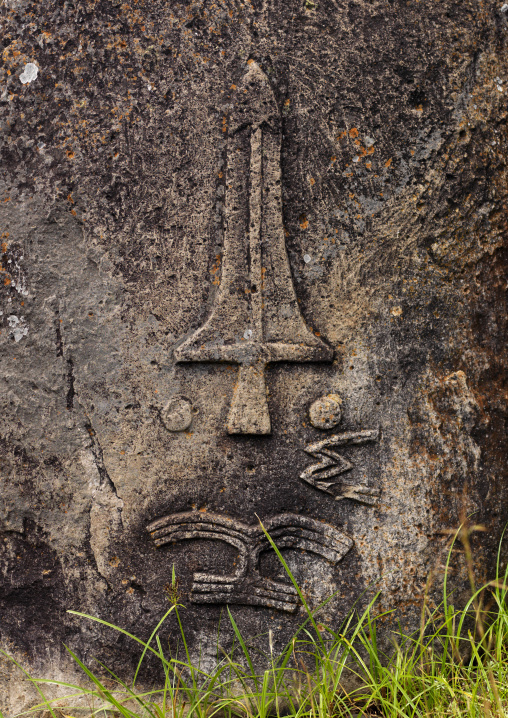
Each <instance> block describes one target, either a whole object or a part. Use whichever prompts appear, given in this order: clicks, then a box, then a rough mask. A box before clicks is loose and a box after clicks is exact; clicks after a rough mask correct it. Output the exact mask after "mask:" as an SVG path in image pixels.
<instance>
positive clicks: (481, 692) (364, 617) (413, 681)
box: [0, 526, 508, 718]
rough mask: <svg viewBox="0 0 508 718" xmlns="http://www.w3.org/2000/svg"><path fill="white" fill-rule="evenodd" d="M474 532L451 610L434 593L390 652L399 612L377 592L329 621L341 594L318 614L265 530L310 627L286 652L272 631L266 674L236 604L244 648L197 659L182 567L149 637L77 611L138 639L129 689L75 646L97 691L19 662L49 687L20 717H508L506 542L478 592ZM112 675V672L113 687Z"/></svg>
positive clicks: (465, 536)
mask: <svg viewBox="0 0 508 718" xmlns="http://www.w3.org/2000/svg"><path fill="white" fill-rule="evenodd" d="M263 530H264V527H263ZM474 530H478V527H471V528H468V527H467V526H462V527H461V529H459V531H458V532H457V534H456V536H455V537H454V539H453V541H452V546H451V548H450V551H449V554H448V561H447V565H446V571H445V580H444V588H443V591H444V593H443V601H442V603H441V605H440V606H438V607H434V608H431V605H430V601H429V599H428V591H426V595H425V599H424V601H423V605H422V613H421V625H420V629H419V631H417V632H416V633H415V634H409V635H406V634H404V633H403V632H402V631H398V632H397V633H396V634H394V639H395V640H394V645H393V648H392V650H391V651H390V653H389V654H384V653H383V651H382V650H381V648H380V646H379V643H378V640H377V624H378V622H379V621H380V620H381V619H382V618H383V617H384V616H386V615H387V613H386V612H385V613H379V612H377V610H376V602H377V598H378V597H377V596H375V597H374V598H373V599H372V601H371V602H370V603H369V605H368V606H367V607H366V608H365V610H363V611H362V612H361V613H360V614H358V613H355V612H351V614H350V615H349V616H348V617H347V619H346V620H345V621H344V623H343V624H342V625H341V626H340V628H339V629H338V630H337V629H336V630H334V629H333V628H332V627H330V626H325V625H323V624H322V623H320V622H318V619H317V617H316V616H317V613H318V611H319V610H320V609H321V608H322V607H323V605H324V604H325V603H327V602H328V601H329V600H331V598H332V597H330V598H329V599H327V601H325V602H324V603H323V604H321V605H320V606H318V607H317V608H315V609H311V608H310V607H309V606H308V604H307V602H306V600H305V597H304V595H303V594H302V592H301V590H300V587H299V586H298V584H297V582H296V580H295V578H294V576H293V575H292V573H291V571H290V569H289V567H288V565H287V563H286V562H285V560H284V557H283V556H282V554H281V552H280V551H279V549H278V548H277V546H276V545H275V543H274V541H273V540H272V539H271V537H270V536H269V535H268V533H267V532H266V531H265V534H266V536H267V538H268V540H269V541H270V543H271V546H272V548H273V550H274V551H275V553H276V554H277V556H278V558H279V560H280V562H281V563H282V565H283V566H284V569H285V571H286V572H287V575H288V577H289V579H290V580H291V582H292V583H293V585H294V587H295V589H296V591H297V592H298V595H299V597H300V600H301V602H302V605H303V606H304V609H305V613H306V618H305V621H304V622H303V623H302V625H301V626H300V627H299V628H298V630H297V631H296V633H295V634H294V636H293V637H292V638H291V640H290V641H289V642H288V643H287V645H286V646H285V647H284V648H283V650H282V651H281V652H280V653H278V654H277V655H276V654H275V653H274V650H273V640H272V635H271V632H270V631H269V632H268V642H269V654H268V655H267V656H266V657H265V658H266V660H265V665H266V666H268V667H267V668H266V669H264V670H260V669H257V668H256V665H258V663H259V661H258V657H257V656H255V655H254V654H253V652H252V650H251V649H249V647H248V643H247V641H246V640H245V638H244V636H242V634H241V632H240V629H239V628H238V625H237V623H236V621H235V618H234V615H233V614H232V612H231V611H230V610H229V608H228V609H227V614H228V618H229V622H230V624H231V628H232V631H233V634H234V645H233V648H232V649H231V650H230V651H229V652H226V651H225V650H224V649H223V648H221V647H220V645H219V643H217V646H218V650H217V662H216V665H215V667H214V668H213V669H211V670H205V669H204V668H203V666H201V665H200V663H199V662H198V664H197V665H196V663H193V661H192V660H191V656H190V652H189V649H188V644H187V641H186V636H185V626H184V622H183V620H182V614H181V609H182V605H181V604H180V602H179V596H178V583H177V579H176V576H175V574H174V571H173V576H172V583H171V585H170V586H168V587H167V594H168V600H169V603H170V607H169V609H168V611H167V612H166V613H165V614H164V616H162V618H161V619H160V621H159V622H158V624H157V625H156V626H155V628H154V630H153V632H152V634H151V635H150V637H149V639H148V640H147V641H142V640H141V639H139V638H137V637H136V636H134V635H132V634H130V633H129V632H127V631H125V630H124V629H122V628H120V627H118V626H115V625H113V624H111V623H108V622H107V621H104V620H102V619H99V618H96V617H94V616H88V615H86V614H83V613H79V612H76V611H70V613H72V614H74V615H75V616H79V617H81V618H84V619H86V620H90V621H95V622H97V623H100V624H102V625H105V626H107V627H109V628H110V629H111V630H113V631H117V632H120V633H122V634H124V635H125V636H127V637H129V638H130V639H131V640H132V641H133V644H134V645H135V644H138V646H139V648H140V658H139V662H138V665H137V668H136V670H135V673H134V677H133V679H132V681H130V682H128V683H127V682H126V681H124V680H122V679H121V678H120V677H119V676H116V675H115V674H114V673H113V672H112V671H111V670H110V669H109V668H107V667H106V666H104V665H102V664H100V667H101V668H102V671H100V673H99V672H98V670H97V669H95V671H94V670H92V669H91V668H90V667H89V666H87V665H85V664H84V663H83V662H82V661H81V660H80V658H79V657H78V656H77V655H76V654H75V653H73V652H72V651H71V650H70V649H69V648H67V650H68V651H69V654H70V655H71V657H72V658H73V660H74V661H75V662H76V664H77V665H78V666H79V668H80V669H81V670H82V671H83V674H84V676H86V678H87V679H88V681H87V684H86V685H85V686H84V687H83V686H78V685H73V684H70V683H64V682H60V681H51V680H45V679H38V678H33V677H30V676H29V675H28V674H27V673H26V671H24V669H23V668H22V667H21V666H19V668H20V670H22V671H23V672H24V673H25V675H26V677H27V678H28V680H30V681H31V683H33V684H34V685H35V687H36V688H37V690H38V691H39V694H40V696H41V702H40V703H39V704H38V705H36V706H34V707H33V708H31V709H30V710H28V711H26V712H24V713H22V714H18V715H19V716H21V715H31V714H34V713H39V714H40V713H41V712H45V715H47V716H48V718H49V716H52V718H60V717H61V716H62V715H64V716H67V718H69V716H78V715H79V716H80V718H83V717H84V716H90V718H92V716H100V718H106V717H107V718H112V717H113V716H114V717H115V718H116V716H124V718H169V717H171V718H213V717H214V716H217V718H420V717H422V718H427V717H428V718H430V717H431V716H432V718H441V717H442V718H445V717H446V718H448V717H450V718H458V717H459V716H460V717H461V718H462V717H463V716H464V717H466V716H468V717H469V716H470V717H471V718H491V717H499V718H504V717H505V716H506V715H507V714H508V609H507V606H506V597H507V589H508V586H507V581H508V568H506V570H505V571H504V573H502V572H501V569H500V567H501V563H500V562H501V544H500V547H499V550H498V560H497V569H496V575H495V578H494V579H493V580H492V581H490V582H489V583H487V584H485V585H483V586H481V587H480V588H477V587H476V585H475V580H474V573H473V562H472V558H471V547H470V543H469V537H470V534H471V532H472V531H474ZM456 540H460V541H461V542H462V544H463V547H464V555H465V558H466V566H467V570H468V576H469V580H470V585H471V597H470V599H469V601H468V602H467V604H466V606H465V607H463V608H460V609H456V608H454V606H453V604H452V603H451V601H450V596H449V595H448V587H447V573H448V570H449V563H450V556H451V551H452V548H453V544H454V542H455V541H456ZM487 600H488V601H489V608H486V601H487ZM168 620H175V621H176V623H177V625H178V628H179V633H180V645H179V647H178V649H176V650H175V649H174V648H173V649H171V647H170V648H168V649H164V648H163V645H162V642H161V639H160V636H159V633H160V630H161V628H162V626H163V624H164V623H165V622H166V621H168ZM148 654H151V655H153V656H155V657H156V659H157V660H158V661H160V664H161V666H162V669H163V675H164V681H163V684H162V685H159V686H157V687H155V688H153V689H140V688H139V687H138V675H139V670H140V668H141V666H142V664H143V661H144V660H145V657H146V656H147V655H148ZM17 665H19V664H17ZM104 671H105V672H106V674H107V675H108V676H109V678H108V679H107V680H106V679H104V677H103V676H104ZM47 684H51V685H58V686H61V687H62V686H63V687H64V688H66V689H69V691H70V693H69V695H67V696H66V697H65V698H62V697H60V698H58V699H54V700H49V699H48V698H46V697H45V695H44V687H45V685H47ZM78 698H79V699H80V703H81V705H83V703H85V704H86V705H87V706H88V709H83V708H80V710H79V713H76V711H75V709H73V708H72V707H70V706H72V704H74V705H76V702H77V699H78ZM63 701H68V704H69V707H68V708H65V709H62V708H61V706H62V702H63ZM56 703H58V705H59V707H58V708H57V707H56ZM0 718H1V716H0ZM12 718H16V717H12Z"/></svg>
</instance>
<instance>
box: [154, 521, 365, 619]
mask: <svg viewBox="0 0 508 718" xmlns="http://www.w3.org/2000/svg"><path fill="white" fill-rule="evenodd" d="M263 525H264V526H265V528H266V530H267V531H268V533H269V534H270V536H271V537H272V538H273V540H274V541H275V543H276V545H277V547H278V548H280V549H282V548H299V549H302V550H304V551H309V552H311V553H314V554H316V555H318V556H322V557H323V558H325V559H327V560H328V561H330V562H332V563H334V564H335V563H338V562H339V561H340V560H341V559H342V558H343V557H344V556H345V555H346V553H347V552H348V551H349V550H350V549H351V547H352V546H353V540H352V539H351V538H349V536H347V535H346V534H344V533H343V532H342V531H339V530H338V529H336V528H334V527H332V526H329V525H328V524H325V523H322V522H320V521H315V520H314V519H311V518H308V517H306V516H299V515H297V514H289V513H285V514H279V515H277V516H273V517H272V518H269V519H267V520H266V521H264V523H263ZM147 529H148V531H149V532H150V533H151V535H152V538H153V540H154V541H155V544H156V546H164V545H165V544H171V543H176V542H177V541H184V540H188V539H210V540H215V541H224V542H225V543H228V544H230V545H232V546H234V547H235V548H236V549H238V554H239V557H238V561H237V569H236V571H235V573H234V574H233V575H230V576H224V575H223V576H217V575H214V574H209V573H195V574H194V577H193V581H194V582H193V586H192V592H191V601H192V602H193V603H231V604H232V603H239V604H248V605H251V606H265V607H267V608H276V609H279V610H281V611H288V612H290V613H294V611H296V609H297V606H298V595H297V593H296V591H295V589H294V588H293V586H292V585H290V584H286V583H282V582H280V581H274V580H273V579H270V578H267V577H266V576H262V575H261V573H260V571H259V559H260V555H261V554H262V553H263V552H264V551H267V550H269V549H270V548H271V547H270V544H269V542H268V540H267V538H266V536H265V534H264V532H263V530H262V529H261V527H260V526H259V525H253V526H249V525H247V524H244V523H242V522H240V521H237V520H235V519H231V518H228V517H227V516H221V515H219V514H213V513H200V512H197V511H192V512H187V513H178V514H172V515H170V516H165V517H164V518H161V519H158V520H156V521H153V522H152V523H150V524H149V525H148V526H147Z"/></svg>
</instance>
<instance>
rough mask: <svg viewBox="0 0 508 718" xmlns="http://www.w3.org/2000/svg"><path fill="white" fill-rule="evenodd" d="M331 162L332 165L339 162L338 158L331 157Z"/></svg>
mask: <svg viewBox="0 0 508 718" xmlns="http://www.w3.org/2000/svg"><path fill="white" fill-rule="evenodd" d="M330 162H331V163H332V165H333V163H334V162H337V158H336V157H335V155H333V157H330Z"/></svg>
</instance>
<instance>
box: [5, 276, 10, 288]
mask: <svg viewBox="0 0 508 718" xmlns="http://www.w3.org/2000/svg"><path fill="white" fill-rule="evenodd" d="M11 281H12V280H11V278H10V277H5V278H4V285H5V286H6V287H8V286H9V284H10V283H11Z"/></svg>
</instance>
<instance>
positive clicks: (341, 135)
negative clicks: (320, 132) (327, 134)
mask: <svg viewBox="0 0 508 718" xmlns="http://www.w3.org/2000/svg"><path fill="white" fill-rule="evenodd" d="M344 137H347V130H344V132H341V133H340V134H339V135H337V137H336V140H337V142H340V140H343V139H344Z"/></svg>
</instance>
